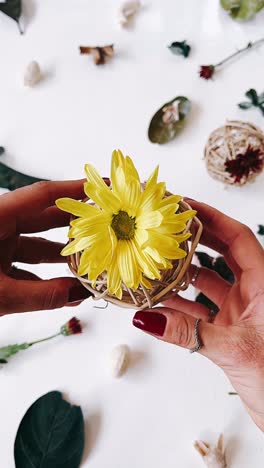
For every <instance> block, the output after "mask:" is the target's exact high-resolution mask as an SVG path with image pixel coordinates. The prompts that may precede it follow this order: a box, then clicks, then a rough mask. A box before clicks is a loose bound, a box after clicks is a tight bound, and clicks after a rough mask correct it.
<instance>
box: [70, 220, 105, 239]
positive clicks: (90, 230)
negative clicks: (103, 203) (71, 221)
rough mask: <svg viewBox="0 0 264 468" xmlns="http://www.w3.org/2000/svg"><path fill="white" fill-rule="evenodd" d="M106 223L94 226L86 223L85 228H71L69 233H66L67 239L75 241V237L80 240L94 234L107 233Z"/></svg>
mask: <svg viewBox="0 0 264 468" xmlns="http://www.w3.org/2000/svg"><path fill="white" fill-rule="evenodd" d="M108 227H109V224H108V223H98V224H97V223H95V224H89V223H87V224H86V225H85V226H81V227H80V226H78V225H77V226H76V225H75V226H73V227H72V228H71V229H70V230H69V232H68V237H69V238H72V239H75V238H76V237H78V238H81V237H87V236H92V235H94V234H103V233H104V232H105V233H107V232H108Z"/></svg>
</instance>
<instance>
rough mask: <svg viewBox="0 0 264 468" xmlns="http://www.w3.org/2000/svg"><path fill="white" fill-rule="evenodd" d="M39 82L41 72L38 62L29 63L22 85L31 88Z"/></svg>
mask: <svg viewBox="0 0 264 468" xmlns="http://www.w3.org/2000/svg"><path fill="white" fill-rule="evenodd" d="M40 80H41V70H40V66H39V64H38V62H35V61H33V62H30V63H29V64H28V66H27V68H26V71H25V75H24V85H25V86H29V87H33V86H35V85H36V84H37V83H38V82H39V81H40Z"/></svg>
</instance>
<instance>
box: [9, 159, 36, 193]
mask: <svg viewBox="0 0 264 468" xmlns="http://www.w3.org/2000/svg"><path fill="white" fill-rule="evenodd" d="M40 180H43V179H37V178H36V177H32V176H28V175H26V174H22V173H21V172H18V171H15V170H14V169H12V168H11V167H8V166H6V165H5V164H3V163H0V187H2V188H5V189H8V190H16V189H17V188H21V187H25V186H26V185H31V184H34V183H35V182H39V181H40Z"/></svg>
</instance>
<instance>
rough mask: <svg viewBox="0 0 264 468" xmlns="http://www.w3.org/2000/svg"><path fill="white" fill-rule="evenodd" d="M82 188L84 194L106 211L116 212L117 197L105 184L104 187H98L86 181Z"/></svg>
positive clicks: (117, 207) (118, 202)
mask: <svg viewBox="0 0 264 468" xmlns="http://www.w3.org/2000/svg"><path fill="white" fill-rule="evenodd" d="M84 190H85V193H86V195H87V196H88V197H89V198H91V199H92V200H93V201H94V202H95V203H96V204H97V205H98V206H99V207H101V208H102V209H103V210H105V211H106V212H108V213H109V212H110V213H117V212H118V210H119V209H120V201H119V199H118V198H117V197H116V196H115V195H114V194H113V192H111V190H110V189H109V188H107V187H106V185H105V188H103V189H101V188H100V189H98V188H97V187H96V186H95V185H94V184H92V183H90V182H86V183H85V184H84Z"/></svg>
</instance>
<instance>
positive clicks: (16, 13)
mask: <svg viewBox="0 0 264 468" xmlns="http://www.w3.org/2000/svg"><path fill="white" fill-rule="evenodd" d="M0 11H2V12H3V13H4V14H5V15H7V16H9V17H10V18H12V19H13V20H14V21H16V22H17V24H18V27H19V30H20V32H21V33H22V30H21V28H20V24H19V18H20V16H21V13H22V1H21V0H6V2H5V3H0Z"/></svg>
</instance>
